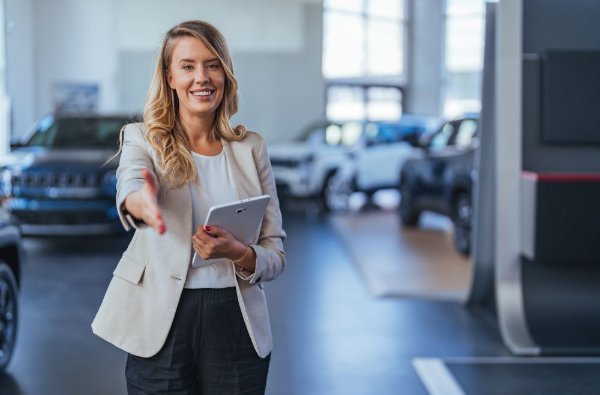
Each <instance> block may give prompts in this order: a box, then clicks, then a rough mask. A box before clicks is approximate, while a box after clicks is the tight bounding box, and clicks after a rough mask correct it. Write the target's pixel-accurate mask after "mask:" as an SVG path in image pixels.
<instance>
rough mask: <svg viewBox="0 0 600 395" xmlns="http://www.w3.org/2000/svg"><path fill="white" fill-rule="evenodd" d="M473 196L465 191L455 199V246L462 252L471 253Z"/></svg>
mask: <svg viewBox="0 0 600 395" xmlns="http://www.w3.org/2000/svg"><path fill="white" fill-rule="evenodd" d="M472 217H473V206H472V204H471V196H469V194H468V193H466V192H463V193H461V194H459V195H458V196H457V197H456V199H455V200H454V246H455V248H456V249H457V250H458V251H459V252H461V253H462V254H465V255H469V254H470V253H471V221H472Z"/></svg>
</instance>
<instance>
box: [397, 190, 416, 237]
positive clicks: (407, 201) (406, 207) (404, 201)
mask: <svg viewBox="0 0 600 395" xmlns="http://www.w3.org/2000/svg"><path fill="white" fill-rule="evenodd" d="M398 215H399V217H400V222H401V223H402V225H403V226H406V227H415V226H417V225H418V224H419V219H420V218H421V211H420V210H417V209H416V207H415V204H414V201H413V197H412V193H411V190H410V187H409V186H408V183H406V182H403V183H401V184H400V204H399V205H398Z"/></svg>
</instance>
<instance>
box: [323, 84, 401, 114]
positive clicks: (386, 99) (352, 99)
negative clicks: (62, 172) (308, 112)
mask: <svg viewBox="0 0 600 395" xmlns="http://www.w3.org/2000/svg"><path fill="white" fill-rule="evenodd" d="M326 114H327V119H330V120H332V121H353V120H355V121H360V120H367V119H369V120H373V121H391V120H397V119H399V118H400V116H401V115H402V91H401V90H400V88H397V87H372V86H349V85H332V86H330V87H329V88H328V90H327V109H326Z"/></svg>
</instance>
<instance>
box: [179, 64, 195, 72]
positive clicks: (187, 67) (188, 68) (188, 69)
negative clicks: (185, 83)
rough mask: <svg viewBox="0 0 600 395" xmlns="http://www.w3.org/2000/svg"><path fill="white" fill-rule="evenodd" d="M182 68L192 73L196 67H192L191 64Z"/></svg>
mask: <svg viewBox="0 0 600 395" xmlns="http://www.w3.org/2000/svg"><path fill="white" fill-rule="evenodd" d="M181 68H182V69H184V70H185V71H191V70H193V69H194V66H192V65H191V64H184V65H183V66H181Z"/></svg>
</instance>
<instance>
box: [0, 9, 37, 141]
mask: <svg viewBox="0 0 600 395" xmlns="http://www.w3.org/2000/svg"><path fill="white" fill-rule="evenodd" d="M5 7H6V9H5V16H6V17H5V20H6V59H7V64H6V76H7V84H6V90H7V92H8V94H9V95H10V101H11V102H10V106H11V115H10V123H11V128H10V129H11V131H12V133H13V134H14V133H22V132H24V131H26V130H27V129H28V128H29V126H30V125H31V124H32V123H33V121H34V120H35V117H36V114H35V103H34V92H35V84H36V78H35V72H34V69H35V68H34V50H33V48H34V34H33V25H34V20H33V0H6V2H5Z"/></svg>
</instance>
